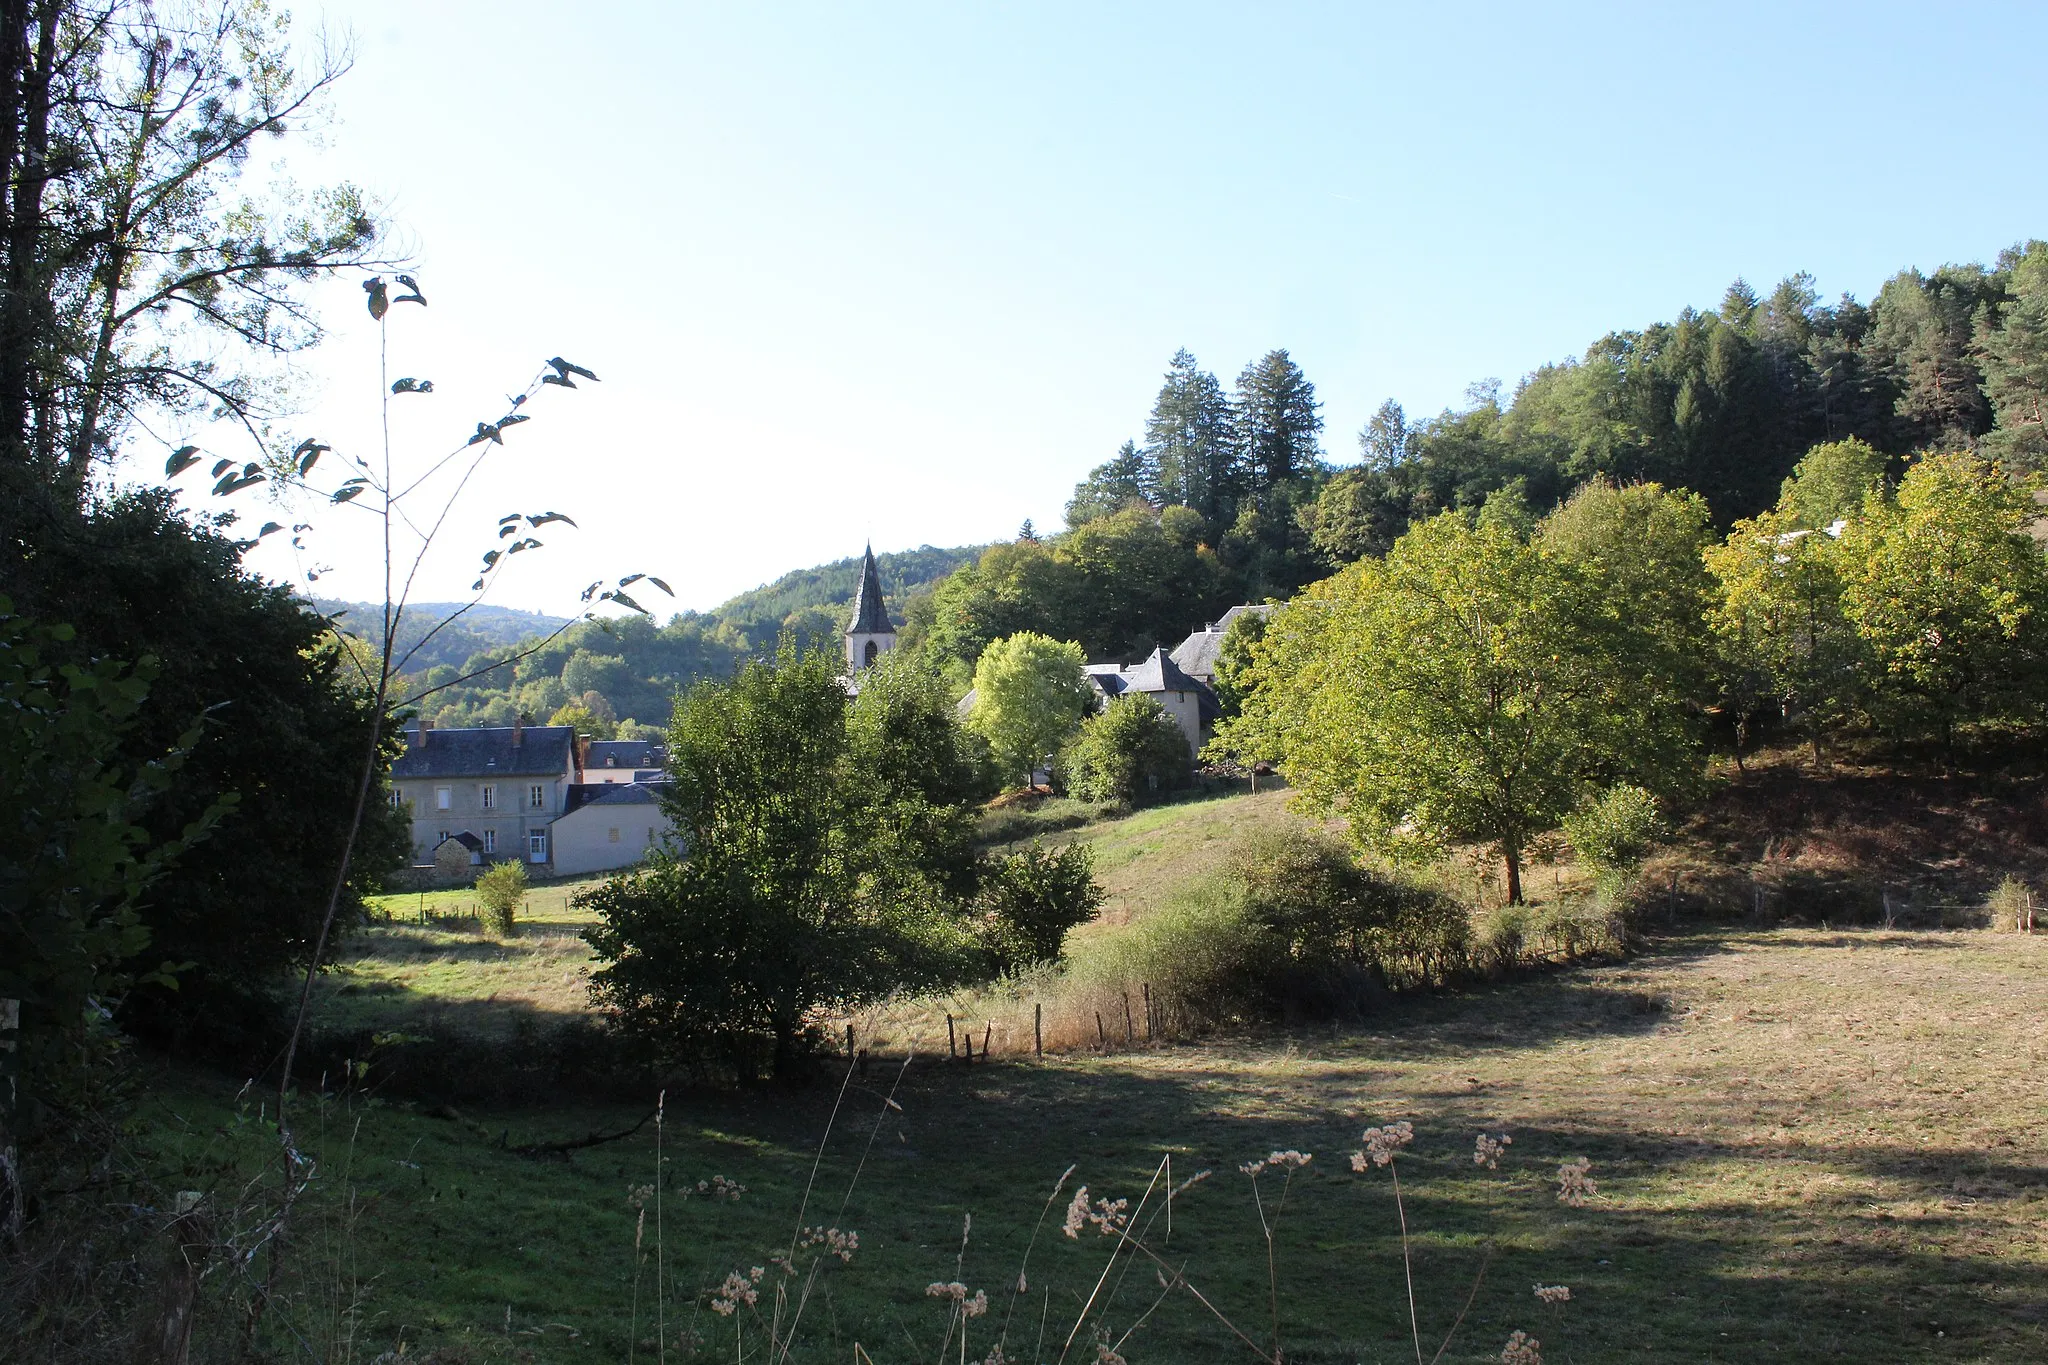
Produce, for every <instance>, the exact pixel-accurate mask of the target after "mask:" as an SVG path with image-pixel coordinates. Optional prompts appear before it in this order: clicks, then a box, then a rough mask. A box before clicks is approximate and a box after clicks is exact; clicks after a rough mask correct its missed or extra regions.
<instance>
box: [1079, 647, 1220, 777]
mask: <svg viewBox="0 0 2048 1365" xmlns="http://www.w3.org/2000/svg"><path fill="white" fill-rule="evenodd" d="M1088 681H1089V682H1090V683H1092V684H1094V687H1095V692H1096V695H1097V697H1098V698H1100V702H1099V705H1101V706H1107V705H1109V703H1110V702H1112V701H1115V700H1116V699H1117V698H1118V697H1123V696H1144V697H1150V698H1151V699H1152V700H1153V701H1156V702H1158V703H1159V708H1160V709H1161V710H1162V711H1164V712H1166V714H1167V715H1168V716H1170V717H1172V718H1173V723H1174V724H1176V725H1178V726H1180V732H1181V733H1182V734H1183V735H1185V736H1187V741H1188V756H1189V757H1190V758H1193V757H1194V756H1195V755H1197V754H1199V753H1201V751H1202V745H1204V744H1205V743H1207V742H1208V739H1209V733H1210V731H1211V730H1212V729H1213V728H1214V727H1215V724H1216V720H1217V717H1218V716H1219V715H1221V714H1222V713H1221V711H1220V710H1219V709H1218V707H1217V704H1216V694H1215V693H1214V692H1212V691H1210V690H1209V685H1208V683H1206V682H1203V681H1200V680H1198V679H1196V678H1192V677H1190V676H1189V675H1188V674H1187V673H1185V672H1183V671H1182V670H1181V668H1180V666H1179V665H1178V664H1176V663H1174V661H1173V660H1172V659H1170V658H1168V657H1167V653H1166V651H1165V650H1163V649H1155V650H1153V651H1152V653H1151V654H1149V655H1148V656H1146V658H1145V659H1144V660H1143V661H1142V662H1139V663H1135V664H1089V665H1088Z"/></svg>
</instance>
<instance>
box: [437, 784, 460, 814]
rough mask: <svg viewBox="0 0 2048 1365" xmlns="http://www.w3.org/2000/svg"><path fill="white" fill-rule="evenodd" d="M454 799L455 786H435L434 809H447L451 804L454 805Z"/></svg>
mask: <svg viewBox="0 0 2048 1365" xmlns="http://www.w3.org/2000/svg"><path fill="white" fill-rule="evenodd" d="M454 800H455V788H453V787H436V788H434V809H435V810H447V809H448V807H449V806H450V805H452V804H453V803H454Z"/></svg>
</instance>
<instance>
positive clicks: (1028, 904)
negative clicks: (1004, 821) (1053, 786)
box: [981, 841, 1102, 971]
mask: <svg viewBox="0 0 2048 1365" xmlns="http://www.w3.org/2000/svg"><path fill="white" fill-rule="evenodd" d="M1094 862H1095V860H1094V858H1093V857H1092V856H1091V855H1090V854H1089V851H1088V849H1087V848H1086V847H1085V846H1084V845H1081V844H1060V845H1057V846H1055V847H1052V848H1046V847H1045V846H1044V845H1042V844H1039V843H1037V842H1035V841H1034V842H1033V843H1032V845H1031V847H1030V848H1027V849H1024V850H1023V851H1021V852H1018V853H1012V854H1009V855H1007V856H1004V857H1000V858H991V859H989V860H988V862H987V863H986V865H985V866H984V868H983V871H982V884H981V909H982V916H983V918H982V923H983V926H984V929H983V942H984V943H985V944H986V946H987V948H988V950H989V953H990V955H991V956H992V957H993V958H994V959H995V961H996V965H997V968H998V970H1001V971H1011V970H1014V969H1016V968H1018V967H1022V966H1025V965H1028V964H1030V963H1034V962H1052V961H1056V960H1057V959H1058V958H1059V956H1060V947H1061V944H1062V943H1063V941H1064V940H1065V939H1066V936H1067V930H1069V929H1071V928H1073V927H1074V926H1075V925H1077V924H1082V923H1085V922H1086V921H1087V920H1088V919H1089V918H1091V917H1092V916H1093V915H1094V914H1095V912H1096V910H1097V909H1098V908H1100V907H1101V905H1102V888H1101V887H1100V886H1098V885H1096V882H1095V875H1094Z"/></svg>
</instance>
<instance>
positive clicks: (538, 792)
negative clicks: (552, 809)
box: [526, 782, 548, 810]
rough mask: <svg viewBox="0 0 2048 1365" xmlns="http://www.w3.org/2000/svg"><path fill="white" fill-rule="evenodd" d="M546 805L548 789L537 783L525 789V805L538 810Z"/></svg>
mask: <svg viewBox="0 0 2048 1365" xmlns="http://www.w3.org/2000/svg"><path fill="white" fill-rule="evenodd" d="M547 803H548V789H547V788H546V787H543V786H542V785H540V784H539V783H538V782H536V783H534V784H533V785H532V786H531V787H528V788H527V789H526V804H527V805H529V806H532V807H533V808H534V809H535V810H539V809H540V808H541V807H542V806H545V805H546V804H547Z"/></svg>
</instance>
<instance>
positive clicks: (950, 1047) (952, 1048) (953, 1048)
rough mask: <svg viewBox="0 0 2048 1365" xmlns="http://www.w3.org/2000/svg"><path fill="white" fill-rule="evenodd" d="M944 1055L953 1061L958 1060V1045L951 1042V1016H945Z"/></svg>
mask: <svg viewBox="0 0 2048 1365" xmlns="http://www.w3.org/2000/svg"><path fill="white" fill-rule="evenodd" d="M946 1055H947V1056H948V1057H951V1058H952V1059H953V1060H954V1061H956V1062H957V1061H959V1060H960V1045H959V1044H958V1043H956V1042H954V1041H953V1016H952V1015H950V1014H949V1015H947V1016H946Z"/></svg>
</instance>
